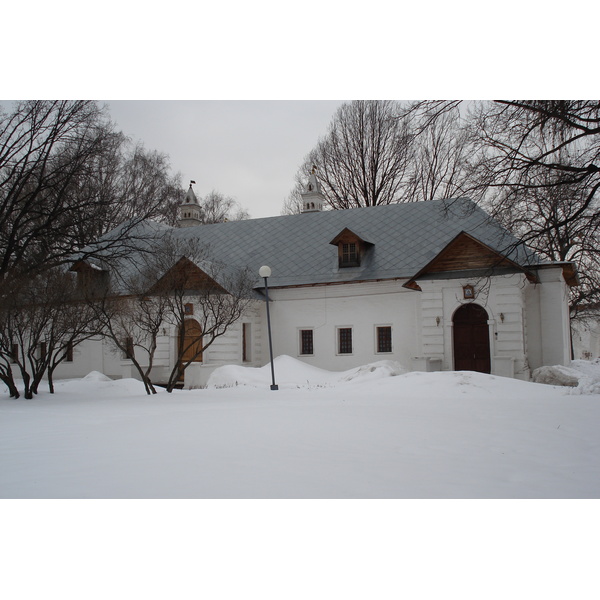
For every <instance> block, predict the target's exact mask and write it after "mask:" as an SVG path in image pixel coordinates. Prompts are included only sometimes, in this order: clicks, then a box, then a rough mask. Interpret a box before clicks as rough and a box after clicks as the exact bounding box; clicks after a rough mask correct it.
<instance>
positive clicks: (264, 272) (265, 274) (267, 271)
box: [258, 265, 279, 390]
mask: <svg viewBox="0 0 600 600" xmlns="http://www.w3.org/2000/svg"><path fill="white" fill-rule="evenodd" d="M258 274H259V275H260V276H261V277H262V278H263V279H264V280H265V298H266V301H267V329H268V330H269V354H270V356H271V380H272V382H273V383H272V384H271V389H272V390H278V389H279V386H278V385H275V366H274V365H273V342H272V341H271V314H270V312H269V284H268V283H267V279H268V278H269V277H271V267H267V266H266V265H264V266H262V267H261V268H260V269H259V271H258Z"/></svg>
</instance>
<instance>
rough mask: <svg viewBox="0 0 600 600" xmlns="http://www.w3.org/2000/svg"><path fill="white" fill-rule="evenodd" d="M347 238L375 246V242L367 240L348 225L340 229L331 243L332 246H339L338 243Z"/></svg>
mask: <svg viewBox="0 0 600 600" xmlns="http://www.w3.org/2000/svg"><path fill="white" fill-rule="evenodd" d="M347 239H354V240H357V241H359V242H362V243H363V244H368V245H369V246H373V244H372V243H371V242H369V241H368V240H366V239H365V238H364V237H362V236H360V235H359V234H358V233H356V232H355V231H352V229H349V228H348V227H344V229H342V231H340V232H339V233H338V234H337V235H336V236H335V237H334V238H333V239H332V240H331V241H330V242H329V243H330V244H331V245H332V246H337V245H339V243H340V242H342V241H345V240H347Z"/></svg>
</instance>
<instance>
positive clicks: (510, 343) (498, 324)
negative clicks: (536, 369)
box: [419, 273, 529, 379]
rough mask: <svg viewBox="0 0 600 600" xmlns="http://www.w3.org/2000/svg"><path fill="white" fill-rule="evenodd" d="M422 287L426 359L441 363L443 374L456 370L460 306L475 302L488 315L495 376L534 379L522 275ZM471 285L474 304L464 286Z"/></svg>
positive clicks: (429, 282) (436, 281)
mask: <svg viewBox="0 0 600 600" xmlns="http://www.w3.org/2000/svg"><path fill="white" fill-rule="evenodd" d="M419 285H420V287H421V289H422V290H423V291H422V301H421V306H422V320H421V330H422V335H421V338H422V340H423V345H422V353H423V356H425V357H432V358H439V359H441V361H442V369H443V370H452V369H453V368H454V356H453V354H454V353H453V322H452V319H453V316H454V313H455V312H456V310H457V309H458V308H459V307H460V306H462V305H463V304H467V303H470V302H474V303H476V304H479V305H480V306H482V307H483V308H484V309H485V310H486V312H487V314H488V328H489V343H490V358H491V371H492V373H493V374H494V373H495V374H497V375H502V376H514V377H518V378H520V379H529V368H528V364H527V361H526V354H525V334H524V330H525V324H524V297H523V290H524V289H525V288H526V287H527V285H528V282H527V280H526V279H525V277H524V276H523V275H522V274H518V273H515V274H510V275H503V276H495V277H491V278H465V279H431V280H419ZM466 285H472V286H473V287H474V288H475V298H474V299H473V300H466V299H465V298H464V295H463V286H466ZM438 319H439V324H438Z"/></svg>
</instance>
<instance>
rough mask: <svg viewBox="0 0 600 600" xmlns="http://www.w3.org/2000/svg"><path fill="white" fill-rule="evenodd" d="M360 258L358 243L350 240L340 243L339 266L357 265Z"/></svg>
mask: <svg viewBox="0 0 600 600" xmlns="http://www.w3.org/2000/svg"><path fill="white" fill-rule="evenodd" d="M358 266H360V260H359V256H358V244H356V243H355V242H350V243H347V244H343V243H342V244H341V248H340V267H358Z"/></svg>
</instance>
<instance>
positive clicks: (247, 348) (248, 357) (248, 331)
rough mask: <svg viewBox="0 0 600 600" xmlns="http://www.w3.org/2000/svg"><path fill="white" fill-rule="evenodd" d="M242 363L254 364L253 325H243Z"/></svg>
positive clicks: (246, 323) (244, 323)
mask: <svg viewBox="0 0 600 600" xmlns="http://www.w3.org/2000/svg"><path fill="white" fill-rule="evenodd" d="M242 362H243V363H249V362H252V324H251V323H250V322H248V321H245V322H243V323H242Z"/></svg>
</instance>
